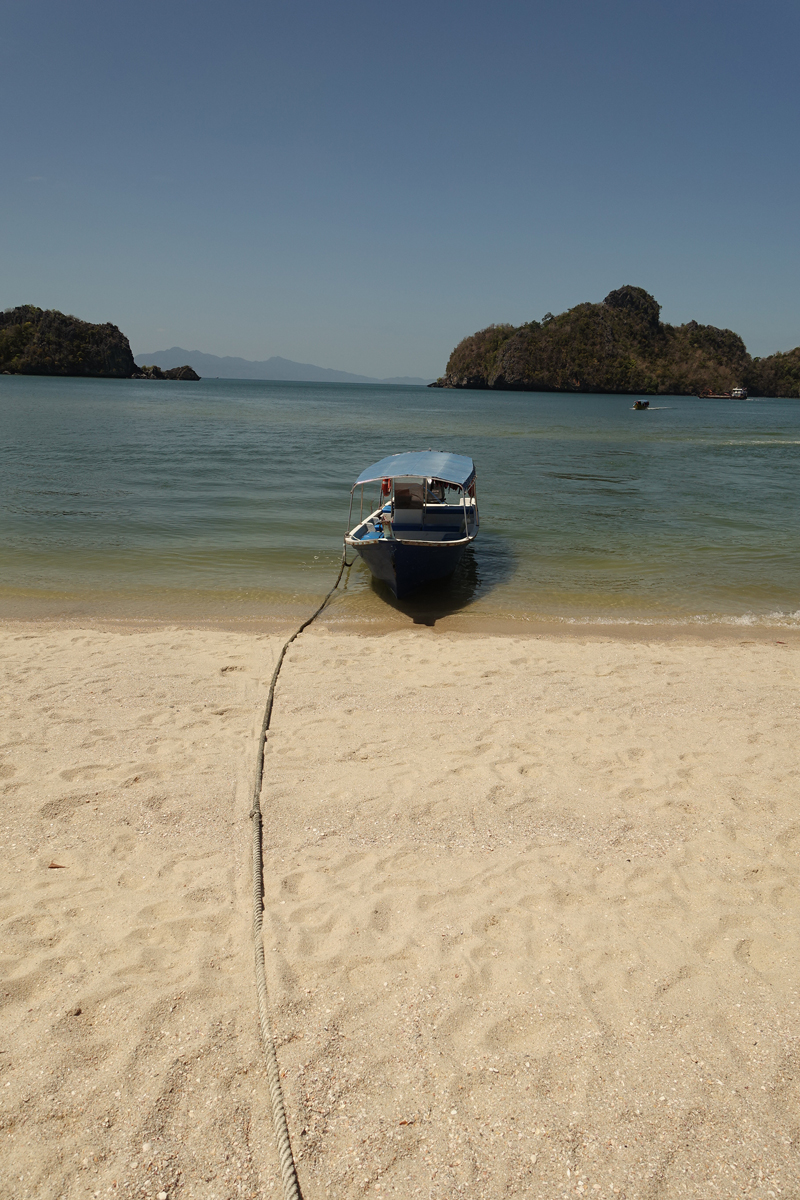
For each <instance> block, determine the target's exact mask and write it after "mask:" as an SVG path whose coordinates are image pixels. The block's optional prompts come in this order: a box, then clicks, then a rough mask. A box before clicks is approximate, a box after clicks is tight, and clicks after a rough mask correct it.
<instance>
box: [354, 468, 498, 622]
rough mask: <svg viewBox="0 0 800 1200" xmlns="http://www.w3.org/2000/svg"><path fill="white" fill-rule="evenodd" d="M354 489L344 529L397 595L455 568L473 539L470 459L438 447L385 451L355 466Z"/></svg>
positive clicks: (474, 513) (475, 518)
mask: <svg viewBox="0 0 800 1200" xmlns="http://www.w3.org/2000/svg"><path fill="white" fill-rule="evenodd" d="M370 485H375V486H376V490H377V495H376V497H375V501H374V504H375V507H374V508H373V507H372V506H371V502H370V501H369V500H367V508H368V509H371V511H369V512H368V515H367V516H364V489H365V488H367V487H369V486H370ZM359 488H360V489H361V491H360V513H359V521H358V524H357V525H355V526H353V528H351V529H350V532H349V533H347V534H345V539H344V540H345V543H346V545H348V546H351V547H352V548H353V549H354V550H356V551H357V552H358V553H359V554H360V555H361V557H362V558H363V560H364V562H365V563H366V564H367V566H368V567H369V569H370V571H371V572H372V574H373V575H374V576H375V578H376V579H381V580H383V582H384V583H388V585H389V587H390V588H391V589H392V591H393V592H394V594H395V596H397V598H398V600H402V599H403V597H404V596H407V595H408V594H409V593H410V592H413V591H414V589H415V588H418V587H420V586H421V585H422V584H423V583H430V582H432V581H433V580H435V579H445V578H446V577H447V576H448V575H452V573H453V571H455V569H456V567H457V566H458V564H459V562H460V561H461V556H462V555H463V553H464V550H465V549H466V547H467V546H468V545H469V543H470V542H473V541H474V540H475V538H476V537H477V536H478V525H479V517H478V500H477V496H476V494H475V464H474V463H473V461H472V459H471V458H467V457H466V455H463V454H447V453H444V452H443V451H439V450H424V451H410V452H407V453H405V454H390V455H389V457H388V458H382V459H381V460H380V462H376V463H373V464H372V466H371V467H367V469H366V470H365V471H362V472H361V474H360V475H359V477H358V479H357V480H356V481H355V483H354V484H353V487H352V488H351V491H350V520H348V526H349V525H350V523H351V521H352V517H353V502H354V499H355V495H356V491H357V490H358V489H359Z"/></svg>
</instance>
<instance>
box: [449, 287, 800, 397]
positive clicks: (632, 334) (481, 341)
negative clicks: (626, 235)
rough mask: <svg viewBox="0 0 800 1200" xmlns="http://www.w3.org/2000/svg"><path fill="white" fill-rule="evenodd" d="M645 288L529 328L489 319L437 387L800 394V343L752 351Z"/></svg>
mask: <svg viewBox="0 0 800 1200" xmlns="http://www.w3.org/2000/svg"><path fill="white" fill-rule="evenodd" d="M660 312H661V305H660V304H658V303H657V302H656V300H655V299H654V298H653V297H652V296H651V295H650V294H649V293H648V292H646V291H645V290H644V288H640V287H631V286H630V285H628V286H625V287H621V288H617V290H616V291H613V292H609V294H608V295H607V296H606V298H605V300H603V302H602V303H601V304H578V305H576V306H575V308H570V309H568V311H567V312H564V313H560V314H559V315H558V316H553V314H552V313H547V314H546V316H544V317H543V318H542V320H541V321H528V322H527V323H526V324H524V325H520V326H514V325H490V326H489V327H488V328H487V329H482V330H480V332H478V333H473V334H472V336H471V337H467V338H464V340H463V342H459V344H458V345H457V346H456V348H455V350H454V351H453V353H452V354H451V355H450V361H449V362H448V364H447V370H446V372H445V374H444V375H443V376H442V378H441V379H437V380H436V382H435V383H432V384H429V387H441V388H494V389H497V390H498V391H502V390H505V391H521V392H597V393H622V394H623V395H646V396H647V395H652V396H659V395H660V396H699V395H702V394H706V395H709V394H712V393H717V394H719V393H728V394H730V393H731V392H732V391H733V389H734V388H746V389H747V390H748V392H749V393H750V394H751V395H754V396H781V397H800V346H798V347H796V348H795V349H794V350H790V351H788V353H786V354H780V353H779V354H772V355H770V356H769V357H768V358H751V357H750V355H749V354H748V353H747V349H746V347H745V344H744V342H743V341H742V339H741V338H740V337H739V335H738V334H737V333H732V332H731V330H730V329H717V328H716V326H714V325H699V324H698V323H697V321H689V322H688V324H686V325H665V324H663V323H662V322H661V320H660V318H659V314H660Z"/></svg>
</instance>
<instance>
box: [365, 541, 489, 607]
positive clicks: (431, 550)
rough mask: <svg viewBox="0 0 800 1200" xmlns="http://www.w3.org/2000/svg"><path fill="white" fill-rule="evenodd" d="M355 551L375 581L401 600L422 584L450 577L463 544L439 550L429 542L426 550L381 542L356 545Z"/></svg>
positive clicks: (463, 548) (456, 564) (391, 542)
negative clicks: (388, 588) (379, 581)
mask: <svg viewBox="0 0 800 1200" xmlns="http://www.w3.org/2000/svg"><path fill="white" fill-rule="evenodd" d="M355 549H356V550H357V551H358V553H359V554H360V555H361V557H362V558H363V560H364V562H365V563H366V564H367V566H368V567H369V569H370V571H371V572H372V574H373V575H374V576H375V578H376V579H380V580H382V581H383V583H387V584H388V585H389V587H390V588H391V589H392V591H393V592H394V594H395V596H396V597H397V599H398V600H403V599H404V598H405V597H406V596H408V595H410V593H411V592H413V591H416V589H417V588H419V587H422V585H423V584H425V583H433V582H434V581H435V580H437V579H446V578H447V576H448V575H452V573H453V571H455V569H456V567H457V566H458V564H459V562H460V561H461V558H462V555H463V554H464V550H465V549H466V544H462V545H460V546H442V545H437V544H436V543H435V542H433V543H432V544H431V545H428V546H406V545H403V543H402V542H396V541H393V540H391V539H383V538H381V539H379V540H375V541H372V542H362V543H361V544H356V546H355Z"/></svg>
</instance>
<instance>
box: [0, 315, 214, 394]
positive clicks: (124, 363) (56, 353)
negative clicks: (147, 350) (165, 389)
mask: <svg viewBox="0 0 800 1200" xmlns="http://www.w3.org/2000/svg"><path fill="white" fill-rule="evenodd" d="M0 373H2V374H4V375H82V376H92V377H95V378H102V379H199V378H200V376H199V375H198V374H197V373H196V372H195V371H193V370H192V368H191V367H175V368H174V369H173V370H171V371H161V370H159V368H158V367H137V365H136V363H135V362H134V361H133V355H132V354H131V348H130V345H129V343H128V339H127V338H126V337H125V334H124V333H122V332H121V331H120V330H119V329H118V328H117V326H116V325H110V324H105V325H92V324H91V323H90V322H89V321H81V320H79V319H78V317H72V316H67V315H66V314H65V313H62V312H58V311H57V310H56V309H42V308H36V307H35V305H33V304H22V305H20V306H19V307H18V308H8V309H6V311H5V312H0Z"/></svg>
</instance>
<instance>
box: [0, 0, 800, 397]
mask: <svg viewBox="0 0 800 1200" xmlns="http://www.w3.org/2000/svg"><path fill="white" fill-rule="evenodd" d="M0 13H2V22H0V30H1V31H2V32H1V33H0V38H1V41H0V55H1V56H2V57H1V58H0V62H1V63H2V70H0V105H1V109H0V111H2V114H3V115H2V120H1V121H0V129H1V130H2V135H1V137H0V177H1V178H2V190H1V191H0V239H1V240H2V242H1V244H2V257H1V258H0V305H1V306H2V307H3V308H8V307H11V306H14V305H16V304H22V303H31V304H36V305H38V306H39V307H42V308H58V309H61V310H62V311H65V312H71V313H74V314H75V315H76V316H79V317H82V318H83V319H84V320H89V321H112V322H113V323H114V324H116V325H119V327H120V328H121V329H122V330H123V332H124V333H126V334H127V336H128V337H129V339H130V342H131V346H132V348H133V351H134V354H141V353H143V352H146V351H157V350H161V349H164V348H167V347H170V346H174V345H179V346H182V347H184V348H185V349H192V350H194V349H197V350H203V351H206V352H207V353H211V354H222V355H224V354H232V355H239V356H242V357H244V358H251V359H264V358H268V357H270V356H271V355H273V354H277V355H282V356H283V357H285V358H290V359H295V360H299V361H302V362H312V363H316V364H318V365H321V366H325V367H334V368H337V369H340V370H346V371H355V372H359V373H362V374H365V375H372V376H378V377H384V376H396V375H417V376H422V377H427V378H433V377H435V376H438V375H440V374H442V373H443V371H444V369H445V366H446V363H447V359H448V356H449V354H450V352H451V350H452V348H453V347H454V346H455V344H456V343H457V342H458V341H460V339H461V338H463V337H465V336H467V335H468V334H470V333H472V332H474V331H475V330H477V329H481V328H484V327H485V326H486V325H489V324H491V323H493V322H496V323H500V322H511V323H513V324H520V323H521V322H523V321H526V320H531V319H540V318H541V317H542V316H543V315H544V314H545V313H546V312H548V311H550V312H553V313H558V312H562V311H564V310H565V309H567V308H569V307H571V306H572V305H574V304H578V303H581V302H583V301H586V300H591V301H599V300H602V299H603V297H604V296H605V295H606V294H607V293H608V292H609V291H611V290H612V289H613V288H617V287H620V286H622V285H623V284H635V285H637V286H640V287H644V288H646V290H647V291H649V292H651V293H652V294H653V295H654V296H655V297H656V299H657V300H658V301H659V303H660V304H661V305H662V313H661V316H662V320H665V321H669V322H672V323H676V324H678V323H681V322H684V321H688V320H691V319H695V320H697V321H700V322H702V323H708V324H713V325H719V326H722V327H727V328H730V329H734V330H735V331H736V332H737V333H740V334H741V335H742V337H743V338H744V340H745V343H746V345H747V347H748V349H749V350H750V352H751V353H752V354H758V355H764V354H770V353H773V352H774V351H775V350H788V349H791V348H792V347H793V346H796V345H798V344H800V286H798V284H799V283H800V270H799V269H798V268H800V239H799V237H798V227H799V226H798V215H800V214H799V213H798V206H799V205H800V147H799V146H798V131H799V130H800V120H799V118H800V79H798V73H797V47H798V45H800V5H799V4H798V3H797V2H796V0H791V2H790V0H760V2H759V3H758V4H756V3H754V2H753V0H748V2H747V3H743V2H741V0H724V2H722V0H708V2H704V0H692V2H691V3H688V2H686V0H668V2H663V3H662V2H654V0H636V2H632V0H603V2H602V3H599V2H597V0H558V3H556V2H550V3H542V2H540V0H529V2H527V3H522V2H520V0H494V2H493V3H491V4H490V3H486V2H484V0H479V2H478V0H458V2H456V0H403V2H402V3H396V4H384V3H379V2H376V0H371V2H369V3H368V2H366V0H350V2H340V0H326V2H325V3H322V2H321V0H292V3H288V2H283V3H272V2H270V0H226V2H225V3H224V4H223V3H219V2H210V0H192V2H191V3H189V2H188V0H158V3H151V2H150V0H137V2H136V3H135V4H134V3H130V2H129V3H122V2H121V0H71V2H70V3H69V4H65V3H64V2H63V0H26V2H25V4H19V3H10V2H8V0H6V2H5V3H4V4H3V5H2V7H1V8H0Z"/></svg>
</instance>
